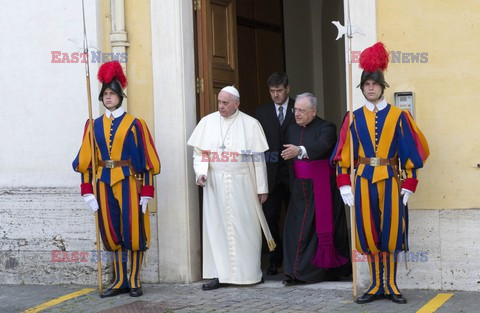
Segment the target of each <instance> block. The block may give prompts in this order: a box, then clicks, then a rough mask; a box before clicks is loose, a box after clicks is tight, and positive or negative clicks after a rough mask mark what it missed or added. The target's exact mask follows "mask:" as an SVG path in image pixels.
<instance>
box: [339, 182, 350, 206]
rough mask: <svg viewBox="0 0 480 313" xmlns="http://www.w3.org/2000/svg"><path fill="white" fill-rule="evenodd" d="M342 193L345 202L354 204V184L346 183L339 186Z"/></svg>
mask: <svg viewBox="0 0 480 313" xmlns="http://www.w3.org/2000/svg"><path fill="white" fill-rule="evenodd" d="M339 189H340V195H341V196H342V200H343V203H345V204H346V205H349V206H353V193H352V186H349V185H345V186H342V187H340V188H339Z"/></svg>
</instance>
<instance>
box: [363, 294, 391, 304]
mask: <svg viewBox="0 0 480 313" xmlns="http://www.w3.org/2000/svg"><path fill="white" fill-rule="evenodd" d="M380 299H385V295H384V294H383V293H382V294H379V295H371V294H368V293H364V294H363V295H362V296H361V297H359V298H357V303H358V304H364V303H369V302H373V301H375V300H380Z"/></svg>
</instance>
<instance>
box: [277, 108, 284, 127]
mask: <svg viewBox="0 0 480 313" xmlns="http://www.w3.org/2000/svg"><path fill="white" fill-rule="evenodd" d="M284 119H285V117H284V116H283V107H282V106H280V107H278V121H279V122H280V125H282V123H283V120H284Z"/></svg>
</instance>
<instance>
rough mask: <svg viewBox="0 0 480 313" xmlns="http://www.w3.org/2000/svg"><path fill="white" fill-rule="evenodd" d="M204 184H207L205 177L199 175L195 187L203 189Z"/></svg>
mask: <svg viewBox="0 0 480 313" xmlns="http://www.w3.org/2000/svg"><path fill="white" fill-rule="evenodd" d="M206 183H207V176H205V175H200V176H199V177H198V179H197V185H199V186H201V187H205V184H206Z"/></svg>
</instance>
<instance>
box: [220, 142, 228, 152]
mask: <svg viewBox="0 0 480 313" xmlns="http://www.w3.org/2000/svg"><path fill="white" fill-rule="evenodd" d="M219 148H220V149H222V152H225V149H226V148H227V147H225V145H224V144H222V145H221V146H220V147H219Z"/></svg>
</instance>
